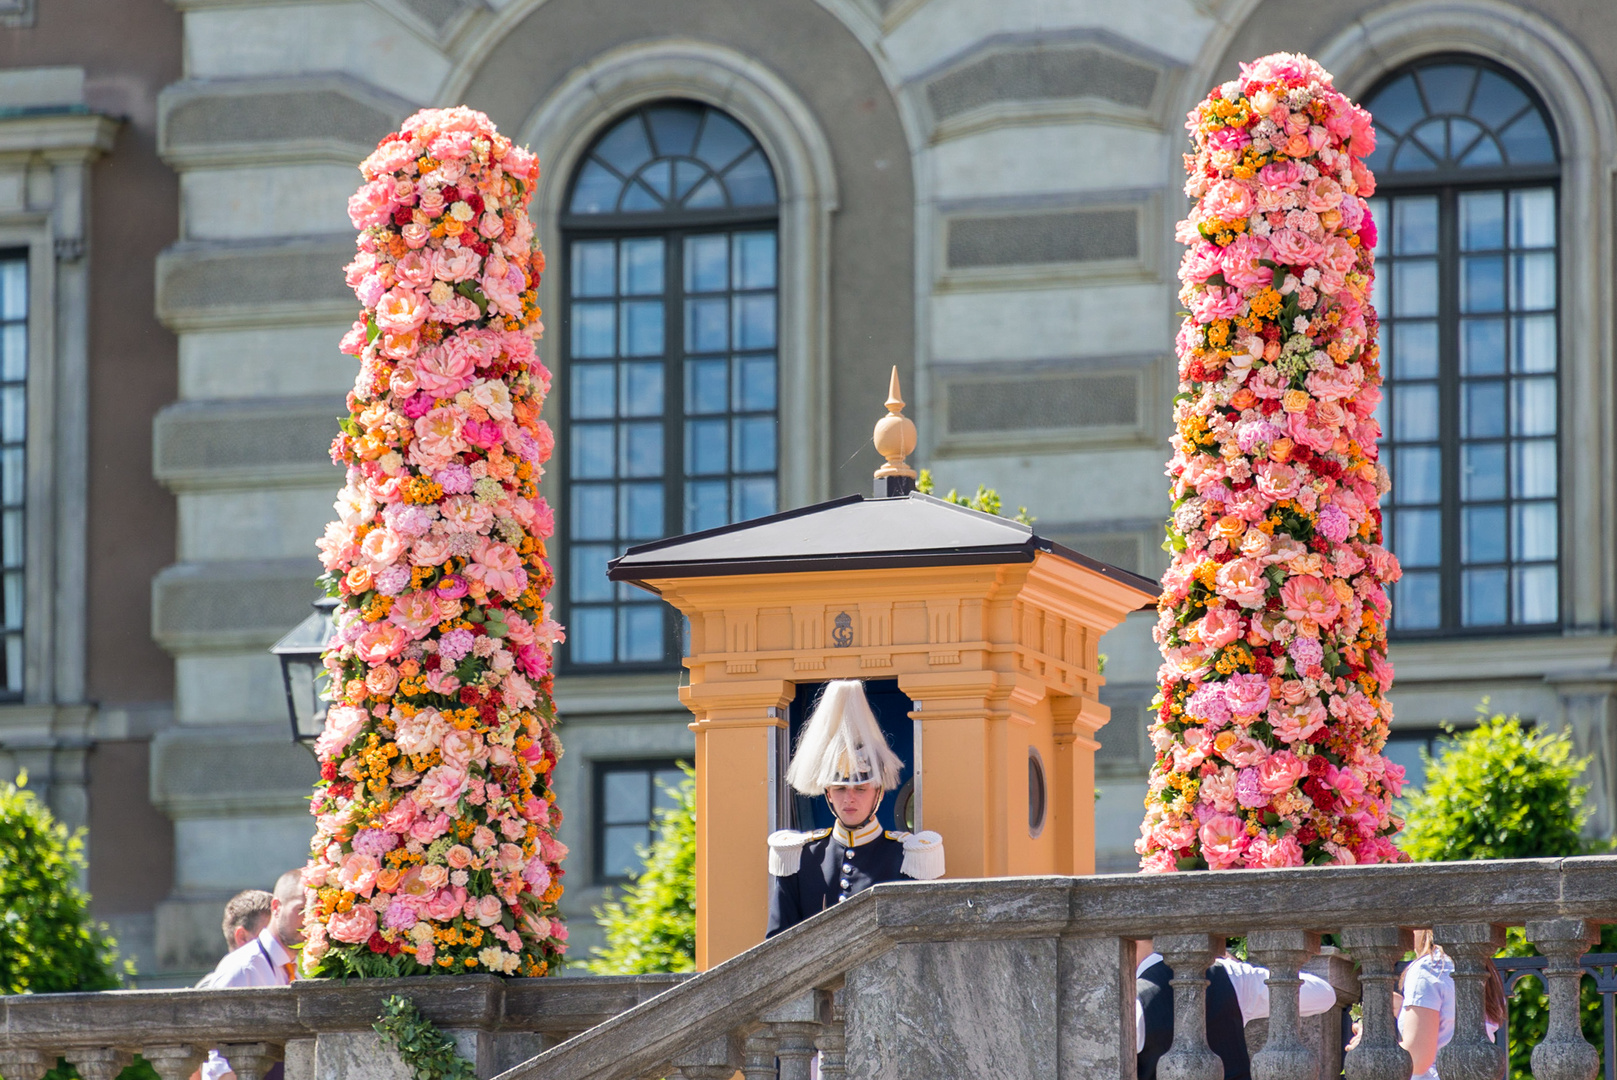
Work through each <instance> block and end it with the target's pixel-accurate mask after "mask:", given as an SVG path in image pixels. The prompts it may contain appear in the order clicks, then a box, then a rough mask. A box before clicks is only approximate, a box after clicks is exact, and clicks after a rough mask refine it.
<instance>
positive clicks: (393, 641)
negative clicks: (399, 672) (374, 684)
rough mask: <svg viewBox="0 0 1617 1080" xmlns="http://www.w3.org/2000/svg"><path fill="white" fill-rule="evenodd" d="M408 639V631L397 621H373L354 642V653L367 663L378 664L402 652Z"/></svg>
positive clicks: (408, 642) (409, 638) (408, 641)
mask: <svg viewBox="0 0 1617 1080" xmlns="http://www.w3.org/2000/svg"><path fill="white" fill-rule="evenodd" d="M410 641H411V637H410V634H409V632H408V631H406V630H405V629H404V628H403V627H402V626H399V625H398V624H397V623H391V622H381V623H374V624H373V625H372V626H371V628H370V629H369V630H366V631H365V632H364V633H363V634H360V635H359V640H357V641H356V642H354V653H355V655H357V656H358V657H359V658H360V659H361V660H363V661H365V662H366V663H367V664H380V663H382V662H383V661H384V660H391V659H393V658H394V657H395V656H397V655H399V653H401V652H403V651H404V647H405V646H406V645H408V644H410Z"/></svg>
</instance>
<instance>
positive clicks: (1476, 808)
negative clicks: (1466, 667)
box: [1401, 701, 1617, 1080]
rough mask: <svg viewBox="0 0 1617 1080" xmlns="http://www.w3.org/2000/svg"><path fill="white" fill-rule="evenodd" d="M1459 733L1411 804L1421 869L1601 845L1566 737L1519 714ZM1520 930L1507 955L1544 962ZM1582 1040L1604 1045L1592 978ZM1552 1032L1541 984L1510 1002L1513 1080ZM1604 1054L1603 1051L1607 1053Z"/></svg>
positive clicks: (1608, 941)
mask: <svg viewBox="0 0 1617 1080" xmlns="http://www.w3.org/2000/svg"><path fill="white" fill-rule="evenodd" d="M1479 712H1481V713H1482V717H1483V719H1482V722H1481V723H1480V724H1479V725H1478V726H1477V727H1475V728H1474V729H1472V730H1471V731H1467V732H1464V733H1462V734H1459V735H1456V736H1455V737H1454V739H1453V741H1452V742H1451V743H1450V744H1449V746H1448V747H1447V748H1446V749H1444V750H1443V752H1442V753H1441V755H1440V756H1439V757H1438V759H1437V761H1435V762H1430V763H1429V765H1430V767H1429V768H1428V770H1427V773H1426V782H1425V786H1424V787H1423V788H1421V789H1420V790H1418V791H1415V792H1413V793H1412V794H1411V795H1410V797H1409V799H1408V802H1407V810H1408V815H1407V821H1406V825H1405V828H1404V833H1403V836H1402V838H1401V840H1402V844H1401V846H1402V847H1403V849H1404V850H1405V851H1407V852H1408V853H1409V854H1410V856H1411V857H1412V858H1414V859H1416V860H1417V861H1420V862H1436V861H1449V860H1463V859H1533V858H1557V857H1566V856H1570V855H1582V854H1585V853H1587V852H1589V851H1590V850H1591V847H1592V845H1591V844H1590V843H1589V842H1588V841H1587V840H1585V839H1584V837H1583V836H1582V835H1581V832H1580V830H1581V829H1582V827H1583V823H1584V821H1585V820H1587V818H1588V816H1589V813H1590V811H1589V810H1588V809H1586V808H1585V806H1584V801H1585V798H1586V796H1587V794H1588V791H1587V789H1586V788H1584V787H1582V786H1580V785H1579V784H1578V783H1577V779H1578V776H1579V774H1581V773H1582V772H1583V768H1584V766H1585V765H1587V764H1588V760H1589V759H1588V758H1578V757H1574V753H1575V748H1574V747H1573V744H1572V737H1571V735H1569V734H1568V733H1567V732H1565V731H1532V730H1528V729H1526V728H1524V727H1522V724H1521V722H1520V720H1518V719H1517V718H1516V717H1514V716H1508V717H1507V716H1502V715H1494V716H1488V715H1487V702H1486V701H1484V702H1483V705H1482V708H1481V709H1480V710H1479ZM1596 948H1597V950H1598V951H1600V952H1617V926H1604V927H1602V928H1601V932H1600V944H1599V945H1598V946H1597V947H1596ZM1537 954H1538V950H1537V949H1535V948H1533V946H1532V944H1531V943H1529V942H1528V941H1527V938H1526V935H1525V934H1524V933H1523V932H1522V929H1521V928H1520V927H1511V928H1510V931H1509V937H1508V939H1507V941H1506V944H1505V949H1504V952H1503V953H1502V954H1501V955H1503V956H1536V955H1537ZM1579 1012H1580V1015H1581V1018H1582V1021H1583V1036H1584V1038H1586V1039H1588V1040H1589V1041H1590V1042H1591V1043H1593V1044H1594V1045H1595V1046H1597V1047H1602V1043H1603V1040H1602V1039H1601V1006H1600V995H1599V994H1598V993H1597V992H1596V991H1595V988H1594V981H1593V980H1592V979H1589V978H1588V977H1585V978H1584V980H1583V995H1582V1000H1581V1002H1580V1009H1579ZM1548 1029H1549V1003H1548V1001H1547V1000H1546V999H1545V996H1544V988H1543V985H1542V984H1541V983H1540V982H1539V980H1538V979H1537V978H1533V977H1528V978H1524V979H1523V980H1522V981H1521V982H1519V983H1517V984H1516V989H1515V992H1514V993H1513V994H1512V995H1511V997H1510V1077H1511V1080H1530V1078H1531V1077H1532V1075H1533V1072H1532V1052H1533V1047H1534V1046H1536V1045H1538V1044H1539V1043H1540V1042H1541V1041H1543V1039H1544V1035H1545V1033H1546V1032H1547V1031H1548ZM1602 1053H1604V1049H1603V1048H1602Z"/></svg>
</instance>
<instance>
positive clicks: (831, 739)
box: [786, 679, 904, 795]
mask: <svg viewBox="0 0 1617 1080" xmlns="http://www.w3.org/2000/svg"><path fill="white" fill-rule="evenodd" d="M903 768H904V763H903V762H902V761H900V760H899V757H898V755H897V754H895V753H893V751H892V749H891V748H890V747H889V746H888V745H887V740H886V739H885V738H883V737H882V733H881V725H879V724H877V723H876V714H875V713H873V712H871V711H870V702H869V701H867V700H865V684H864V683H862V682H860V681H859V680H858V679H838V680H836V681H834V682H828V683H826V684H825V689H824V690H822V691H821V692H820V700H819V703H818V704H817V705H815V706H814V712H813V714H812V715H811V716H810V717H809V719H808V723H807V724H804V725H803V731H802V734H801V735H799V736H798V738H797V750H796V752H795V753H793V754H792V763H791V766H790V767H789V768H787V770H786V782H787V783H788V784H790V785H792V787H794V788H796V789H797V790H798V791H800V792H802V793H803V794H804V795H822V794H824V793H825V789H826V788H828V787H847V786H850V785H853V784H879V785H880V786H881V788H882V789H883V790H884V791H891V790H892V789H893V788H896V787H897V786H898V776H899V773H900V772H901V771H903Z"/></svg>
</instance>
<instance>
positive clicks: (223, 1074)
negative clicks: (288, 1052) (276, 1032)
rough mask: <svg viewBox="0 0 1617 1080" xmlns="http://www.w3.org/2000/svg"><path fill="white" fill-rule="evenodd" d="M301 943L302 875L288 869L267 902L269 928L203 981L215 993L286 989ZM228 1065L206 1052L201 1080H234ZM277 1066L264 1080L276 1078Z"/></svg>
mask: <svg viewBox="0 0 1617 1080" xmlns="http://www.w3.org/2000/svg"><path fill="white" fill-rule="evenodd" d="M302 941H303V872H302V871H301V870H288V871H287V872H286V873H284V874H282V875H281V876H280V878H279V879H278V880H277V881H276V882H275V892H274V893H273V898H272V899H271V901H270V918H269V925H268V926H266V927H264V929H263V931H262V932H261V933H260V934H259V935H258V936H257V937H255V938H253V939H252V940H250V941H248V942H247V943H246V944H245V945H243V946H242V947H241V948H239V949H235V950H233V951H232V952H231V953H230V954H229V955H228V956H226V957H225V958H224V959H223V960H221V961H219V966H218V967H216V968H214V970H213V974H212V975H210V976H208V978H207V979H206V980H204V982H205V984H206V985H207V986H208V987H210V988H212V989H215V990H225V989H231V988H235V987H243V986H285V985H286V984H287V983H290V982H291V981H292V979H293V977H294V975H295V973H296V971H297V960H296V958H295V957H293V955H292V949H293V948H295V947H296V946H297V945H299V944H301V943H302ZM235 1075H236V1074H235V1073H234V1072H232V1071H231V1069H230V1062H228V1061H226V1060H225V1059H224V1058H222V1057H220V1056H219V1052H218V1051H217V1050H211V1051H209V1052H208V1060H207V1061H205V1062H203V1064H202V1068H201V1070H200V1077H201V1080H235ZM278 1075H279V1066H276V1068H274V1069H271V1070H270V1072H269V1074H267V1075H266V1076H265V1078H264V1080H272V1078H273V1077H278Z"/></svg>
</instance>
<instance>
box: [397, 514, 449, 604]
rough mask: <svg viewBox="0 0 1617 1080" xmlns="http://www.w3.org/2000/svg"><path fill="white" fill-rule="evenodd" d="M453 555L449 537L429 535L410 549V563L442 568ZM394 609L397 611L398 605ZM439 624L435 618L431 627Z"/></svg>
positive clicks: (432, 594) (431, 594)
mask: <svg viewBox="0 0 1617 1080" xmlns="http://www.w3.org/2000/svg"><path fill="white" fill-rule="evenodd" d="M453 554H454V547H453V545H452V543H451V541H450V538H449V537H448V536H434V535H428V536H423V537H422V538H421V539H419V540H417V541H416V542H415V544H414V545H413V546H412V547H411V548H410V561H411V562H412V563H414V564H415V565H417V566H442V565H443V564H444V561H445V560H446V559H448V558H449V556H451V555H453ZM424 595H427V596H435V595H436V593H424ZM394 607H395V610H397V605H396V604H395V605H394ZM437 622H438V619H437V618H436V617H434V618H433V619H432V620H431V621H430V623H429V625H433V624H436V623H437Z"/></svg>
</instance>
